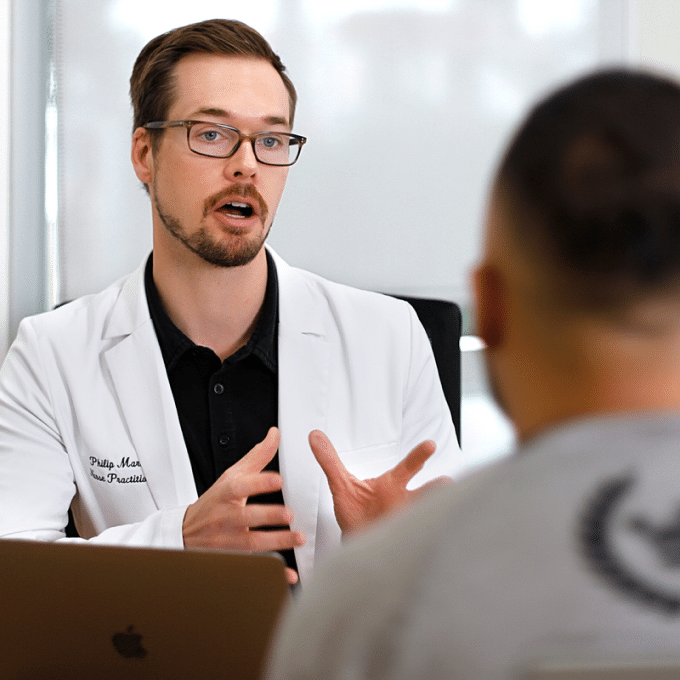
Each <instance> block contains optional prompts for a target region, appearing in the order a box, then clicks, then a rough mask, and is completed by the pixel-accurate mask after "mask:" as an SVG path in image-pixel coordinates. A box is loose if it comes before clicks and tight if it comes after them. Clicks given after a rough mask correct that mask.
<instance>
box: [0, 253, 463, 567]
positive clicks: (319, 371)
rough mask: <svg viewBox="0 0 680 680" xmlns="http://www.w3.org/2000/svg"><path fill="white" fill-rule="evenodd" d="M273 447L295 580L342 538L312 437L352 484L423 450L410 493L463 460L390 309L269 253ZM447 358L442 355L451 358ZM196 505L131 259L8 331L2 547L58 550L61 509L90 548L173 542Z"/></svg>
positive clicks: (422, 340)
mask: <svg viewBox="0 0 680 680" xmlns="http://www.w3.org/2000/svg"><path fill="white" fill-rule="evenodd" d="M274 257H275V262H276V267H277V273H278V278H279V320H280V321H279V428H280V431H281V444H280V449H279V459H280V470H281V475H282V477H283V495H284V499H285V503H286V505H287V506H288V507H289V508H290V509H291V510H292V511H293V513H294V521H293V523H292V528H293V529H295V530H298V531H303V532H304V533H305V534H306V536H307V542H306V544H305V545H304V546H303V547H301V548H297V549H296V559H297V564H298V568H299V571H300V577H301V579H302V580H304V578H305V576H306V575H307V574H308V573H309V572H310V570H311V568H312V566H313V563H314V560H315V558H316V559H318V558H319V557H320V556H321V555H322V554H323V553H324V552H326V551H327V550H328V549H329V548H332V547H333V546H335V545H338V544H339V542H340V529H339V527H338V525H337V523H336V521H335V518H334V514H333V508H332V500H331V496H330V492H329V490H328V484H327V482H326V480H325V476H324V475H323V472H322V471H321V468H320V467H319V465H318V464H317V463H316V461H315V459H314V457H313V454H312V452H311V450H310V447H309V444H308V441H307V436H308V434H309V432H310V431H311V430H313V429H315V428H318V429H321V430H323V431H324V432H326V434H327V435H328V436H329V438H330V440H331V441H332V442H333V444H334V445H335V447H336V449H337V451H338V453H339V454H340V456H341V458H342V460H343V461H344V463H345V465H346V466H347V467H348V469H349V470H350V471H351V472H353V473H354V474H356V475H357V476H359V477H362V478H366V477H371V476H375V475H377V474H379V473H381V472H383V471H385V470H387V469H389V468H390V467H392V466H393V465H394V464H395V463H396V462H397V461H398V460H399V459H400V458H402V457H403V456H404V455H405V454H406V453H407V452H408V451H409V450H410V449H411V448H412V447H413V446H415V445H416V444H417V443H419V442H420V441H422V440H424V439H434V440H435V441H436V442H437V445H438V452H437V453H436V454H435V456H434V458H433V459H432V460H431V461H429V462H428V464H427V465H426V467H425V469H424V470H422V471H421V472H420V473H419V475H418V476H417V478H416V479H415V480H414V483H422V482H424V481H426V480H427V479H430V478H432V477H435V476H438V475H440V474H451V475H454V474H455V473H456V472H457V471H458V470H459V469H460V467H461V466H462V456H461V454H460V451H459V448H458V444H457V441H456V436H455V431H454V427H453V424H452V421H451V417H450V414H449V412H448V408H447V405H446V401H445V398H444V395H443V392H442V388H441V385H440V383H439V379H438V375H437V370H436V366H435V363H434V359H433V356H432V352H431V349H430V345H429V342H428V340H427V336H426V334H425V332H424V330H423V328H422V326H421V325H420V323H419V322H418V321H417V318H416V316H415V313H414V312H413V310H412V309H411V307H410V306H409V305H407V304H405V303H403V302H401V301H398V300H395V299H392V298H389V297H386V296H382V295H378V294H375V293H369V292H365V291H359V290H356V289H353V288H350V287H348V286H343V285H339V284H335V283H331V282H329V281H326V280H324V279H322V278H320V277H318V276H315V275H313V274H310V273H309V272H305V271H302V270H299V269H295V268H293V267H290V266H288V265H287V264H286V263H285V262H283V261H282V260H281V259H280V258H279V257H278V256H276V255H274ZM452 349H453V348H452ZM196 498H197V494H196V488H195V485H194V480H193V475H192V471H191V464H190V462H189V457H188V455H187V450H186V446H185V444H184V438H183V435H182V430H181V427H180V424H179V420H178V417H177V411H176V408H175V403H174V400H173V396H172V391H171V389H170V385H169V382H168V378H167V373H166V370H165V366H164V363H163V358H162V356H161V352H160V349H159V345H158V341H157V340H156V336H155V332H154V328H153V324H152V322H151V319H150V316H149V310H148V306H147V301H146V295H145V291H144V263H142V264H141V265H140V267H139V268H138V269H137V270H136V271H135V272H134V273H132V274H131V275H130V276H128V277H126V278H123V279H121V280H120V281H118V282H116V283H115V284H113V285H111V286H110V287H108V288H107V289H106V290H104V291H102V292H101V293H99V294H97V295H91V296H86V297H84V298H81V299H78V300H76V301H74V302H72V303H70V304H68V305H65V306H63V307H60V308H59V309H56V310H54V311H52V312H48V313H46V314H40V315H37V316H33V317H29V318H26V319H24V320H23V321H22V323H21V325H20V328H19V332H18V335H17V339H16V340H15V342H14V343H13V345H12V347H11V348H10V351H9V353H8V355H7V358H6V360H5V362H4V364H3V366H2V369H1V370H0V537H14V538H33V539H40V540H58V539H62V538H63V537H64V527H65V524H66V513H67V510H68V508H69V506H70V505H71V504H72V507H73V511H74V514H75V516H76V521H77V524H78V529H79V532H80V535H81V536H83V537H84V538H88V539H90V540H92V541H96V542H100V543H110V544H123V545H145V546H158V547H176V548H181V547H182V546H183V541H182V519H183V516H184V512H185V510H186V507H187V506H188V505H189V504H190V503H192V502H194V501H195V500H196Z"/></svg>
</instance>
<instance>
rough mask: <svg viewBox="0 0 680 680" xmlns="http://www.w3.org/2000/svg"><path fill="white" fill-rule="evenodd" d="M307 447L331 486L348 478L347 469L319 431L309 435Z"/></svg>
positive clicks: (331, 445)
mask: <svg viewBox="0 0 680 680" xmlns="http://www.w3.org/2000/svg"><path fill="white" fill-rule="evenodd" d="M309 446H310V447H311V449H312V453H313V454H314V457H315V458H316V460H317V462H318V463H319V465H320V466H321V469H322V470H323V471H324V474H325V475H326V477H327V478H328V482H329V484H330V485H331V486H333V484H334V483H338V482H340V481H342V480H343V479H345V478H346V477H347V476H348V474H349V473H348V472H347V468H346V467H345V466H344V465H343V464H342V461H341V460H340V457H339V456H338V454H337V451H336V450H335V447H334V446H333V444H331V442H330V439H328V437H327V436H326V435H325V434H324V433H323V432H321V430H312V431H311V432H310V433H309Z"/></svg>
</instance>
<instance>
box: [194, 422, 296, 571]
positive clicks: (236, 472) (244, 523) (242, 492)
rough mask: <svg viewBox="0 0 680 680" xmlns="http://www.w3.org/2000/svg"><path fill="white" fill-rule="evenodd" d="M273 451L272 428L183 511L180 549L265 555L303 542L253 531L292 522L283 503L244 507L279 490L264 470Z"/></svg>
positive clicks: (290, 534) (284, 533)
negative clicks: (181, 545) (250, 501)
mask: <svg viewBox="0 0 680 680" xmlns="http://www.w3.org/2000/svg"><path fill="white" fill-rule="evenodd" d="M278 447H279V431H278V429H277V428H275V427H272V428H271V429H270V430H269V432H268V433H267V436H266V437H265V438H264V440H263V441H262V442H260V443H259V444H257V445H256V446H254V447H253V448H252V449H251V450H250V451H249V452H248V453H247V454H246V455H245V456H244V457H243V458H242V459H241V460H240V461H239V462H238V463H235V464H234V465H232V466H231V467H230V468H229V469H227V470H226V471H225V472H224V473H223V474H222V475H221V476H220V478H219V479H218V480H217V481H216V482H215V483H214V484H213V485H212V486H211V487H210V488H209V489H208V490H207V491H206V492H205V493H204V494H203V495H202V496H201V497H200V498H199V499H198V500H197V501H196V502H195V503H192V504H191V505H190V506H189V507H188V508H187V511H186V513H185V515H184V521H183V523H182V535H183V537H184V545H185V547H187V548H217V549H221V550H243V551H247V552H270V551H274V550H286V549H289V548H294V547H295V546H300V545H303V544H304V542H305V537H304V534H303V533H301V532H299V531H291V530H290V529H288V528H286V529H281V530H275V531H253V529H254V528H256V527H264V526H267V527H268V526H287V525H290V523H291V521H292V520H293V513H292V512H291V511H290V510H288V508H286V507H285V506H283V505H267V504H259V505H258V504H256V503H246V501H247V500H248V497H249V496H256V495H258V494H263V493H270V492H273V491H278V490H279V489H281V475H280V474H279V473H278V472H270V471H267V470H264V467H265V465H267V463H269V461H271V460H272V458H274V455H275V454H276V451H277V449H278ZM287 577H288V580H289V582H290V583H296V582H297V574H296V573H295V572H294V571H293V570H292V569H287Z"/></svg>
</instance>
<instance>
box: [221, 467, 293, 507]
mask: <svg viewBox="0 0 680 680" xmlns="http://www.w3.org/2000/svg"><path fill="white" fill-rule="evenodd" d="M282 486H283V479H282V477H281V475H280V474H279V473H278V472H272V471H269V470H265V471H263V472H257V473H254V474H246V475H240V476H238V477H235V478H234V479H230V478H225V480H224V482H223V483H222V487H223V488H222V489H221V491H222V493H221V499H222V500H223V501H231V500H239V499H244V498H249V497H250V496H258V495H259V494H263V493H272V492H274V491H280V489H281V488H282Z"/></svg>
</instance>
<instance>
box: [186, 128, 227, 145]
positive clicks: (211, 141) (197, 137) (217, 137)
mask: <svg viewBox="0 0 680 680" xmlns="http://www.w3.org/2000/svg"><path fill="white" fill-rule="evenodd" d="M191 139H192V140H193V142H194V143H196V144H200V145H209V146H212V145H215V144H219V145H221V144H224V143H228V144H232V143H234V140H235V139H238V135H235V133H234V132H232V130H230V129H229V128H221V127H219V126H217V125H215V124H214V123H201V124H199V125H194V126H193V127H192V128H191Z"/></svg>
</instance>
